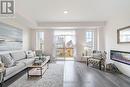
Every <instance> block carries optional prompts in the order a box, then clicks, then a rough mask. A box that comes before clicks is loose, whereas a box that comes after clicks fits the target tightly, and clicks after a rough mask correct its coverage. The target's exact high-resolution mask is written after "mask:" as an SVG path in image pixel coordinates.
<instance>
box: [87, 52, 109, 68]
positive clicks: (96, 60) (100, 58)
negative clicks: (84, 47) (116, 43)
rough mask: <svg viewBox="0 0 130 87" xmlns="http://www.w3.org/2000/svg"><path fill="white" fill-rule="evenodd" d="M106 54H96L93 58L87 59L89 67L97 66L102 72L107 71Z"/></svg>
mask: <svg viewBox="0 0 130 87" xmlns="http://www.w3.org/2000/svg"><path fill="white" fill-rule="evenodd" d="M105 60H106V52H105V51H103V52H101V51H100V52H94V53H93V55H92V57H91V58H88V59H87V66H88V65H89V64H92V65H96V66H98V67H99V69H100V70H101V69H102V67H103V69H105Z"/></svg>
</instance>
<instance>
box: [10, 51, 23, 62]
mask: <svg viewBox="0 0 130 87" xmlns="http://www.w3.org/2000/svg"><path fill="white" fill-rule="evenodd" d="M10 54H11V56H12V57H13V58H14V59H15V60H16V61H18V60H21V59H25V58H26V54H25V52H24V51H20V52H13V53H10Z"/></svg>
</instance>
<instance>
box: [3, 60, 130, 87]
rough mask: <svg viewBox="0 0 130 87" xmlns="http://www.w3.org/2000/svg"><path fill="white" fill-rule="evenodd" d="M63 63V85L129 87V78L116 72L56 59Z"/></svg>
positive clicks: (71, 86)
mask: <svg viewBox="0 0 130 87" xmlns="http://www.w3.org/2000/svg"><path fill="white" fill-rule="evenodd" d="M56 63H62V64H64V82H63V83H64V84H63V85H64V87H130V78H129V77H127V76H125V75H122V74H117V73H113V74H112V73H107V72H104V71H100V70H99V69H95V68H92V67H87V65H86V64H85V63H80V62H74V61H57V62H56ZM25 73H26V70H24V71H22V72H20V73H19V74H17V75H15V76H14V77H12V78H11V79H9V80H7V81H6V82H5V83H4V87H8V85H10V84H11V83H13V82H14V81H16V80H17V79H19V78H20V77H21V76H22V75H24V74H25Z"/></svg>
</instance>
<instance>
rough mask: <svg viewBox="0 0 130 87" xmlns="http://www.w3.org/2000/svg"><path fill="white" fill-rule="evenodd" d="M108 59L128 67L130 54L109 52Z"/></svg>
mask: <svg viewBox="0 0 130 87" xmlns="http://www.w3.org/2000/svg"><path fill="white" fill-rule="evenodd" d="M110 58H111V59H112V60H114V61H117V62H121V63H124V64H128V65H130V52H125V51H116V50H111V51H110Z"/></svg>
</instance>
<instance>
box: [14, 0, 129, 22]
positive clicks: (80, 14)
mask: <svg viewBox="0 0 130 87" xmlns="http://www.w3.org/2000/svg"><path fill="white" fill-rule="evenodd" d="M15 3H16V4H15V5H16V6H15V8H16V12H18V13H19V14H21V15H22V16H24V17H25V18H28V19H29V20H31V21H34V22H36V23H39V22H86V21H87V22H88V21H108V20H109V19H110V18H111V16H114V15H119V14H122V13H123V14H125V13H126V14H128V13H129V14H130V9H129V8H130V0H15ZM64 10H68V14H64Z"/></svg>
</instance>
